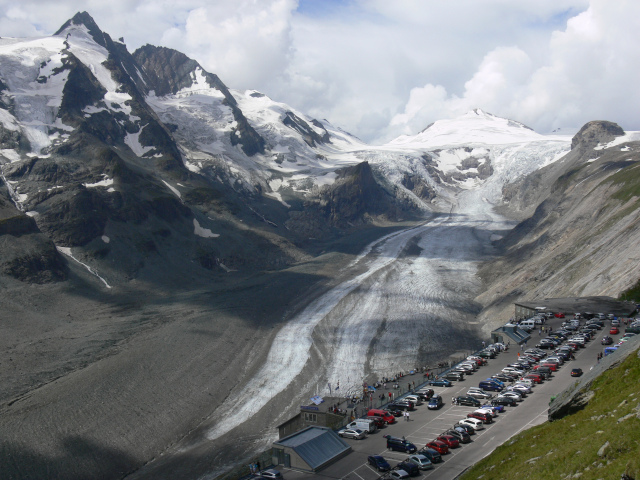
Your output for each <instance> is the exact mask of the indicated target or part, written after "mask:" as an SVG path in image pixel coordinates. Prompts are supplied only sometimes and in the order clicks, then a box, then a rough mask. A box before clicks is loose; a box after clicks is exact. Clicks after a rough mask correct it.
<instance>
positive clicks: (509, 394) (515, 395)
mask: <svg viewBox="0 0 640 480" xmlns="http://www.w3.org/2000/svg"><path fill="white" fill-rule="evenodd" d="M500 396H502V397H509V398H513V399H514V400H515V401H516V402H521V401H522V395H520V394H519V393H516V392H502V393H501V394H500Z"/></svg>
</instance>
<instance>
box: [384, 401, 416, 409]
mask: <svg viewBox="0 0 640 480" xmlns="http://www.w3.org/2000/svg"><path fill="white" fill-rule="evenodd" d="M392 405H393V406H394V407H396V408H399V409H401V410H408V411H410V410H413V409H414V408H413V402H410V401H408V400H396V401H395V402H393V403H391V404H389V406H392Z"/></svg>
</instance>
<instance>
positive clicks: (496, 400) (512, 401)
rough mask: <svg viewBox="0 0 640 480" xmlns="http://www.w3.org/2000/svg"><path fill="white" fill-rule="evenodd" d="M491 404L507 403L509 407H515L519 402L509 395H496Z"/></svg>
mask: <svg viewBox="0 0 640 480" xmlns="http://www.w3.org/2000/svg"><path fill="white" fill-rule="evenodd" d="M491 405H505V406H509V407H515V406H516V405H518V402H517V401H516V400H515V399H513V398H509V397H496V398H494V399H493V400H491Z"/></svg>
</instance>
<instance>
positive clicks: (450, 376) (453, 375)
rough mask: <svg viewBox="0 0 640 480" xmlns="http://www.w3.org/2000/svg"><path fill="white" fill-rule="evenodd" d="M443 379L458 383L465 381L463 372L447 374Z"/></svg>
mask: <svg viewBox="0 0 640 480" xmlns="http://www.w3.org/2000/svg"><path fill="white" fill-rule="evenodd" d="M442 378H445V379H447V380H453V381H456V382H459V381H461V380H464V373H462V372H449V373H446V374H444V375H443V376H442Z"/></svg>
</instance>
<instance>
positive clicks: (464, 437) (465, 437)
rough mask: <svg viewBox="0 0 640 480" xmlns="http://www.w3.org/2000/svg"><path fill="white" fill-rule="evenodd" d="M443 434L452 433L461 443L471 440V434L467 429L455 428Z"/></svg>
mask: <svg viewBox="0 0 640 480" xmlns="http://www.w3.org/2000/svg"><path fill="white" fill-rule="evenodd" d="M443 435H451V436H453V437H456V438H457V439H458V442H460V443H469V442H471V435H469V434H468V433H467V432H465V431H462V430H456V429H455V428H453V429H451V430H447V431H445V432H444V433H443Z"/></svg>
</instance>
